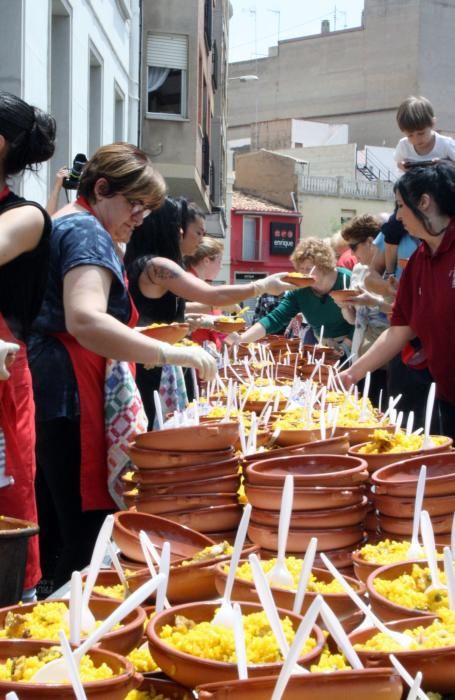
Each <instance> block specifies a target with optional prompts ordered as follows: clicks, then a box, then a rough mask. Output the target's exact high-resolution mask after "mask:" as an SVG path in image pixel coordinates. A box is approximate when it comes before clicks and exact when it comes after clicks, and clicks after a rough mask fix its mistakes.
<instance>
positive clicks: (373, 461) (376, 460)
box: [348, 436, 453, 474]
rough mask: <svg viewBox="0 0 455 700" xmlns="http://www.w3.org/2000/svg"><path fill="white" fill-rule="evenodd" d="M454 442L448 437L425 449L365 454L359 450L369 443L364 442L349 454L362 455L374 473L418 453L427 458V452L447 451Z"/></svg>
mask: <svg viewBox="0 0 455 700" xmlns="http://www.w3.org/2000/svg"><path fill="white" fill-rule="evenodd" d="M435 437H436V436H435ZM438 437H439V436H438ZM452 442H453V440H452V438H449V437H448V438H446V442H445V443H444V444H442V445H434V446H433V447H431V448H429V449H425V450H413V451H407V452H382V453H380V454H363V453H362V452H359V450H360V449H361V448H363V447H365V445H366V444H368V443H366V442H364V443H361V444H360V445H353V446H352V447H351V448H350V449H349V452H348V454H350V455H351V456H352V457H361V458H362V459H364V460H365V461H366V463H367V464H368V471H369V472H370V474H373V473H374V472H375V471H377V470H378V469H380V468H381V467H385V466H387V465H388V464H394V463H395V462H402V461H403V460H405V459H412V458H413V457H417V456H418V455H422V457H425V458H426V456H427V454H433V453H438V452H447V451H448V450H449V449H450V447H451V445H452Z"/></svg>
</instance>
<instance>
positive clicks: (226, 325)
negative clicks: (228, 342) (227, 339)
mask: <svg viewBox="0 0 455 700" xmlns="http://www.w3.org/2000/svg"><path fill="white" fill-rule="evenodd" d="M214 328H215V330H216V331H218V332H219V333H242V332H243V331H244V330H245V328H246V322H245V321H244V320H243V318H242V319H239V320H234V319H233V320H232V321H218V320H217V319H215V321H214Z"/></svg>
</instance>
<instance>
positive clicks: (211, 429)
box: [135, 421, 239, 452]
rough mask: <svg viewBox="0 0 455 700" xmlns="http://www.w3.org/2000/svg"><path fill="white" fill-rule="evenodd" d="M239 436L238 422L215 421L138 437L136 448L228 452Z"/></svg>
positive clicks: (155, 431)
mask: <svg viewBox="0 0 455 700" xmlns="http://www.w3.org/2000/svg"><path fill="white" fill-rule="evenodd" d="M238 436H239V424H238V422H237V421H226V422H225V423H223V422H221V421H218V422H216V421H214V422H210V423H199V424H198V425H182V426H180V427H178V428H164V429H163V430H152V431H151V432H148V433H142V434H141V435H137V436H136V443H135V445H136V447H139V448H141V449H144V448H145V449H151V450H177V451H178V450H180V451H184V452H200V451H201V450H227V449H228V448H230V447H232V445H233V444H234V443H235V441H236V440H237V439H238Z"/></svg>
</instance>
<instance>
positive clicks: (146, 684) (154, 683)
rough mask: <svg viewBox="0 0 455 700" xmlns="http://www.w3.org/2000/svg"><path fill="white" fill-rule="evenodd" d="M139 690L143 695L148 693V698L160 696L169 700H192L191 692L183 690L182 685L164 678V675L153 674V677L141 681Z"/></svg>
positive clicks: (186, 689)
mask: <svg viewBox="0 0 455 700" xmlns="http://www.w3.org/2000/svg"><path fill="white" fill-rule="evenodd" d="M139 690H141V691H142V692H144V693H149V694H150V697H155V696H157V695H161V696H162V697H163V698H169V700H193V699H194V695H193V693H192V692H191V690H188V688H184V687H183V685H179V684H178V683H174V681H171V680H170V678H166V676H165V675H164V673H154V674H153V677H150V676H148V677H146V678H144V679H143V681H142V683H141V685H140V686H139Z"/></svg>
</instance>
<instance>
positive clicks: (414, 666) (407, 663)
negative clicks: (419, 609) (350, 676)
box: [349, 615, 455, 693]
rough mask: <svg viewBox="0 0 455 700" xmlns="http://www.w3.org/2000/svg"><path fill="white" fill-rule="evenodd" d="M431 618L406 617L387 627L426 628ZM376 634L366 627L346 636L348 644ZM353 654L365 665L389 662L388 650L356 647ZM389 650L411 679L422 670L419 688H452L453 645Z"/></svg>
mask: <svg viewBox="0 0 455 700" xmlns="http://www.w3.org/2000/svg"><path fill="white" fill-rule="evenodd" d="M435 619H436V617H435V615H428V616H426V617H414V618H410V619H409V618H407V619H401V620H396V621H395V622H391V623H390V624H389V625H388V626H389V627H390V629H392V630H397V631H399V632H402V631H403V630H406V629H413V628H414V627H419V626H422V627H428V626H429V625H431V623H432V622H433V621H434V620H435ZM376 633H377V630H376V629H374V628H369V629H366V630H363V631H362V632H353V633H352V634H351V635H349V639H350V640H351V642H352V644H364V643H365V642H366V641H367V640H368V639H370V638H371V637H373V636H374V635H375V634H376ZM357 653H358V655H359V657H360V660H361V661H362V663H363V664H364V665H365V666H367V667H377V666H391V665H392V662H391V661H390V658H389V652H383V651H359V650H357ZM393 653H394V655H395V656H396V658H397V659H398V661H399V662H400V663H401V664H402V665H403V666H404V667H405V669H406V670H407V671H408V673H410V674H411V676H412V677H413V678H414V677H415V675H416V673H417V672H418V671H422V690H424V691H428V690H432V691H436V692H439V693H451V692H452V691H453V689H454V688H455V646H452V647H444V648H438V649H419V650H416V651H406V650H403V651H394V652H393Z"/></svg>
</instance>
